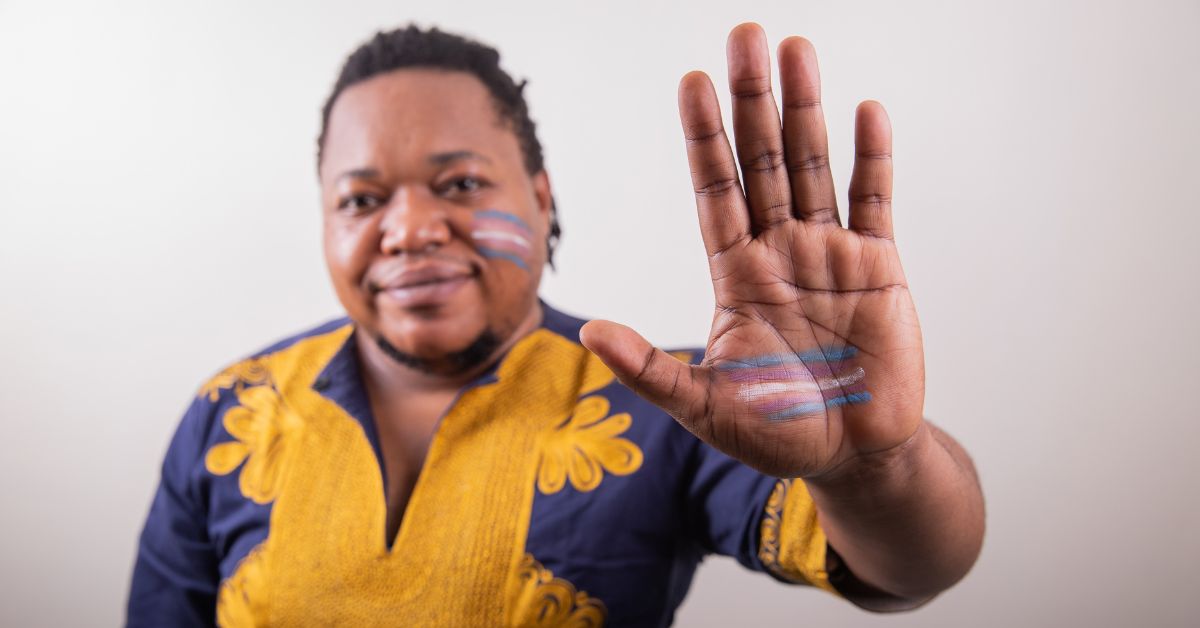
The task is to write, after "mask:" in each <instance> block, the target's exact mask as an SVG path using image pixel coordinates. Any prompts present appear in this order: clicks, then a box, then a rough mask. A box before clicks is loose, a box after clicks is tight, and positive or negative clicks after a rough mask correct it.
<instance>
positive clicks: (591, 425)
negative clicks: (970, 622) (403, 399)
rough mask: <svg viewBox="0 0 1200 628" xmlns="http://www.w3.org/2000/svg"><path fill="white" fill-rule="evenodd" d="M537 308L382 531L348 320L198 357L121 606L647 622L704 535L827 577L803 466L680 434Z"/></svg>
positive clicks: (303, 621) (157, 615)
mask: <svg viewBox="0 0 1200 628" xmlns="http://www.w3.org/2000/svg"><path fill="white" fill-rule="evenodd" d="M543 309H544V321H543V323H542V325H541V327H540V328H539V329H537V330H536V331H534V332H533V333H531V334H529V335H528V336H526V337H525V338H523V339H522V340H520V341H519V342H518V343H517V344H516V345H515V346H514V347H513V348H512V350H511V351H509V353H508V354H507V355H506V356H505V357H504V358H503V359H502V360H501V361H500V362H499V363H498V365H497V366H496V367H495V368H493V369H492V371H491V372H489V373H487V374H485V375H484V376H482V377H480V378H479V379H478V380H476V381H475V382H473V383H472V384H470V385H468V386H467V387H465V388H464V389H463V390H462V392H461V393H460V394H459V396H458V398H457V400H456V401H455V402H454V404H453V405H452V406H451V407H450V409H449V410H448V411H447V412H446V415H445V416H444V417H442V420H441V423H440V424H439V426H438V428H437V431H436V434H435V436H434V438H433V441H432V444H431V445H430V448H429V452H428V455H427V457H426V459H425V463H424V467H423V468H422V471H421V473H420V476H419V478H418V480H417V483H416V486H415V488H414V490H413V493H412V496H411V498H410V500H409V502H408V505H407V508H406V510H405V511H404V517H403V520H402V523H401V526H400V529H399V532H398V534H397V536H396V538H395V541H394V543H393V544H392V545H391V546H390V547H389V546H388V544H387V540H386V539H385V532H384V526H385V519H386V505H385V497H384V496H385V491H384V484H383V474H382V473H381V462H382V459H383V458H382V455H381V454H380V449H379V439H378V436H377V432H376V428H375V424H374V420H373V418H372V415H371V410H370V404H369V402H368V399H367V395H366V392H365V389H364V385H363V382H362V378H361V375H360V372H359V363H358V356H357V350H356V348H355V342H354V339H353V337H352V336H353V334H354V333H355V328H354V325H353V323H351V322H350V321H349V320H348V319H340V320H335V321H332V322H329V323H326V324H324V325H321V326H319V327H316V328H314V329H311V330H309V331H306V332H303V333H301V334H298V335H296V336H294V337H291V338H288V339H286V340H284V341H282V342H279V343H277V344H275V345H273V346H271V347H269V348H267V349H266V350H264V351H262V352H260V353H258V354H255V355H254V356H252V357H250V358H247V359H245V360H242V361H240V362H238V363H236V364H233V365H232V366H230V367H228V368H226V369H225V370H223V371H221V372H220V373H218V374H217V375H215V376H214V377H213V378H212V379H211V380H209V381H208V382H207V383H205V384H204V385H203V386H202V387H201V388H200V390H199V392H198V394H197V396H196V398H195V400H194V401H193V402H192V404H191V406H190V408H189V409H188V410H187V412H186V414H185V415H184V417H183V420H182V422H181V423H180V425H179V428H178V430H177V432H176V434H175V436H174V438H173V440H172V442H171V445H170V448H169V449H168V451H167V454H166V459H165V461H164V463H163V467H162V480H161V483H160V485H159V488H158V491H157V493H156V494H155V496H154V501H153V504H152V505H151V508H150V514H149V517H148V518H147V520H146V524H145V529H144V531H143V532H142V536H141V540H140V544H139V549H138V556H137V563H136V566H135V568H134V573H133V582H132V588H131V592H130V598H129V607H128V622H129V624H130V625H133V626H189V625H212V624H213V623H214V622H215V623H217V624H220V625H222V626H251V625H285V626H309V625H329V624H341V625H352V626H372V625H406V626H560V625H562V626H599V625H603V624H608V625H612V626H665V625H669V624H670V623H671V620H672V618H673V616H674V612H675V609H676V608H677V607H678V606H679V604H680V602H681V601H682V600H683V597H684V594H685V593H686V592H687V589H688V586H689V584H690V583H691V580H692V575H693V573H694V572H695V570H696V567H697V565H698V564H699V562H700V560H701V558H702V557H704V555H706V554H709V553H718V554H724V555H728V556H733V557H735V558H736V559H737V560H738V561H739V562H741V563H742V564H743V565H745V566H746V567H749V568H751V569H754V570H758V571H766V572H767V573H769V574H771V575H772V576H774V577H775V578H777V579H779V580H783V581H786V582H796V583H804V584H809V585H813V586H817V587H820V588H822V589H825V590H828V591H830V592H832V593H835V594H836V593H837V591H836V590H835V589H834V588H833V586H832V585H831V584H830V582H829V576H828V574H827V573H826V572H825V559H826V550H827V547H826V539H825V535H824V533H823V531H822V530H821V528H820V526H819V525H818V522H817V515H816V510H815V508H814V505H813V502H812V500H811V498H810V497H809V495H808V493H807V491H806V490H805V488H804V485H803V483H802V482H800V481H799V480H778V479H775V478H771V477H768V476H764V475H762V474H761V473H759V472H757V471H754V470H753V469H750V468H749V467H747V466H745V465H743V464H741V463H739V462H737V461H735V460H733V459H731V458H729V457H728V456H726V455H724V454H722V453H720V452H718V451H716V450H715V449H713V448H711V447H709V446H708V445H706V444H704V443H702V442H701V441H700V440H698V439H696V438H695V437H694V436H692V435H691V434H690V433H688V432H687V431H686V430H684V429H683V428H682V427H680V426H679V424H678V423H676V422H675V420H674V419H672V418H671V417H670V416H668V415H667V414H666V413H664V412H663V411H662V410H660V409H659V408H658V407H656V406H654V405H652V404H651V403H649V402H648V401H645V400H643V399H642V398H640V397H638V396H637V395H636V394H634V393H633V392H632V391H630V389H628V388H626V387H625V386H623V385H622V384H620V383H619V382H618V381H616V379H615V377H614V376H613V373H612V372H611V371H610V370H608V369H607V368H606V367H605V366H604V365H603V364H602V363H601V362H600V360H599V359H597V358H596V357H595V356H593V355H592V354H591V353H590V352H589V351H587V350H586V349H585V348H584V347H583V346H582V345H581V344H580V343H579V328H580V327H581V326H582V325H583V321H581V320H578V319H574V318H571V317H568V316H566V315H564V314H561V313H559V312H556V311H554V310H552V309H551V308H549V307H548V306H545V305H543ZM675 355H676V356H677V357H678V358H679V359H681V360H690V361H694V360H697V359H698V358H699V357H700V356H699V355H698V352H677V353H676V354H675Z"/></svg>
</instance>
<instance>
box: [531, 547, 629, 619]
mask: <svg viewBox="0 0 1200 628" xmlns="http://www.w3.org/2000/svg"><path fill="white" fill-rule="evenodd" d="M517 587H518V593H517V595H516V597H515V598H514V599H513V606H512V609H513V618H514V619H515V621H514V622H513V625H514V626H521V627H522V628H525V627H535V626H546V627H550V626H555V627H558V626H563V627H566V628H598V627H599V626H603V625H604V619H605V617H606V616H607V615H608V610H607V609H606V608H605V607H604V603H603V602H601V601H600V600H597V599H595V598H592V597H588V594H587V592H585V591H576V590H575V585H573V584H571V583H570V582H567V581H566V580H563V579H562V578H555V577H554V574H553V573H551V572H550V570H549V569H546V568H545V567H543V566H542V564H541V563H539V562H538V561H537V560H535V559H534V558H533V556H532V555H531V554H525V557H524V558H523V559H522V560H521V564H520V566H519V567H518V568H517Z"/></svg>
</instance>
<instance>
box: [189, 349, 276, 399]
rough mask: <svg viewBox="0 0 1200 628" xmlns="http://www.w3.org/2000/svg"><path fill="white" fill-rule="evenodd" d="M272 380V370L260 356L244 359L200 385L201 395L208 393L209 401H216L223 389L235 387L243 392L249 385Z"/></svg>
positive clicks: (237, 390)
mask: <svg viewBox="0 0 1200 628" xmlns="http://www.w3.org/2000/svg"><path fill="white" fill-rule="evenodd" d="M269 381H271V372H270V371H268V370H267V367H266V365H265V364H263V362H262V360H261V359H259V358H250V359H247V360H242V361H241V362H238V363H237V364H234V365H232V366H229V367H227V368H226V369H225V370H223V371H221V372H220V373H217V374H216V375H214V376H213V377H212V379H209V380H208V381H207V382H205V383H204V385H203V386H201V387H200V393H199V394H200V395H207V396H208V400H209V401H213V402H215V401H216V400H217V398H218V397H219V396H220V395H221V390H222V389H226V388H233V389H234V390H235V391H236V392H239V393H240V392H242V390H243V389H244V388H246V387H247V386H258V385H260V384H266V383H267V382H269Z"/></svg>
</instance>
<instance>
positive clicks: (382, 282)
mask: <svg viewBox="0 0 1200 628" xmlns="http://www.w3.org/2000/svg"><path fill="white" fill-rule="evenodd" d="M476 274H477V271H475V270H474V269H473V268H471V267H469V266H460V265H458V264H447V263H435V264H422V265H420V266H412V267H410V266H405V267H401V268H399V269H396V270H395V271H393V272H390V273H387V274H386V275H384V276H382V277H381V278H380V279H379V280H378V281H371V282H369V284H368V288H369V289H370V291H371V293H372V295H373V296H374V297H376V298H377V299H380V300H382V301H384V302H386V303H388V304H390V305H393V306H396V307H402V308H406V309H411V308H427V307H435V306H440V305H444V304H445V303H446V302H448V301H449V300H450V299H451V298H453V297H454V296H455V294H457V293H458V291H459V290H461V289H462V288H463V287H464V286H466V285H467V284H468V283H470V282H471V281H473V280H474V279H475V276H476Z"/></svg>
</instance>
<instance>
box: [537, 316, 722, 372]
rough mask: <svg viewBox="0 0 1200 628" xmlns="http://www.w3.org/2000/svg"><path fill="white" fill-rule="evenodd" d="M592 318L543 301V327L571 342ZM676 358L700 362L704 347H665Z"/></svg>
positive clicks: (576, 339)
mask: <svg viewBox="0 0 1200 628" xmlns="http://www.w3.org/2000/svg"><path fill="white" fill-rule="evenodd" d="M589 320H591V319H587V318H580V317H577V316H573V315H571V314H567V313H564V312H562V311H561V310H558V309H556V308H553V307H551V306H550V305H548V304H546V302H545V301H543V302H542V327H543V328H545V329H547V330H549V331H552V332H554V333H556V334H558V335H560V336H562V337H564V338H566V339H568V340H570V341H571V342H575V343H578V342H579V330H580V329H582V328H583V326H584V325H585V324H586V323H587V322H588V321H589ZM664 351H666V352H667V353H669V354H671V356H673V357H674V358H675V359H677V360H681V361H683V362H687V363H688V364H699V363H700V362H701V361H702V360H703V359H704V349H703V348H701V347H685V348H675V349H672V348H667V349H664Z"/></svg>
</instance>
